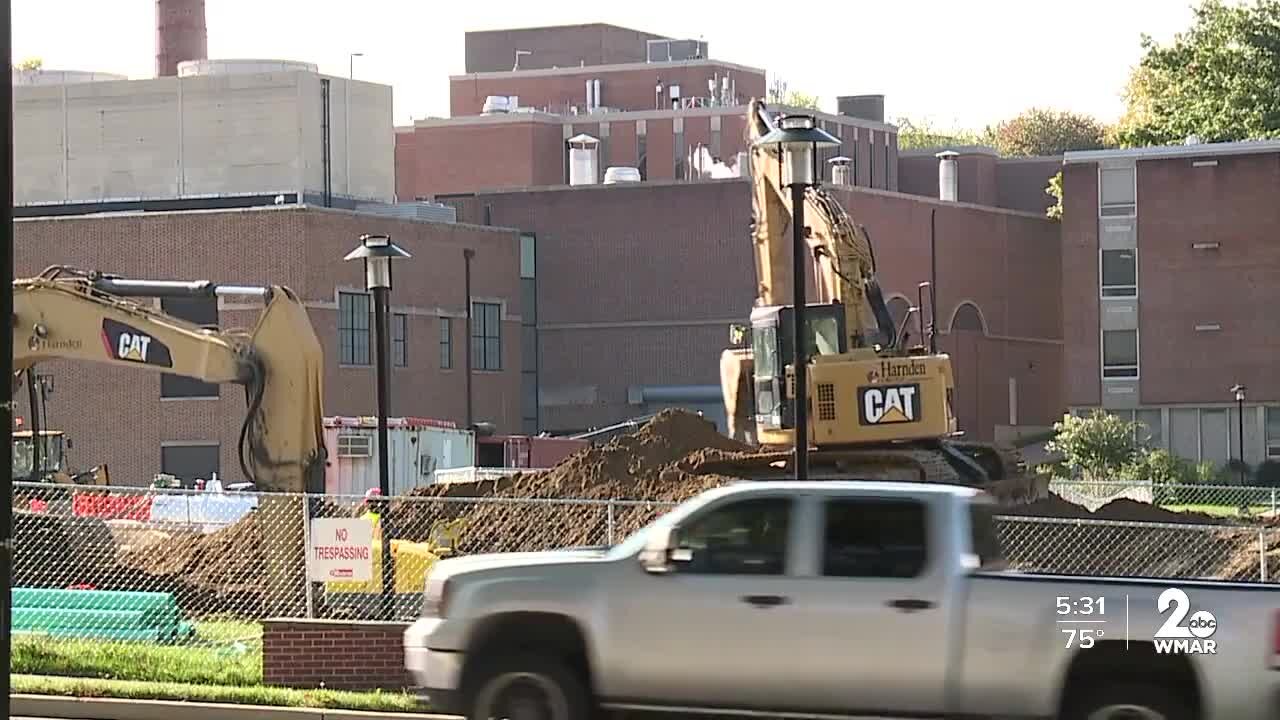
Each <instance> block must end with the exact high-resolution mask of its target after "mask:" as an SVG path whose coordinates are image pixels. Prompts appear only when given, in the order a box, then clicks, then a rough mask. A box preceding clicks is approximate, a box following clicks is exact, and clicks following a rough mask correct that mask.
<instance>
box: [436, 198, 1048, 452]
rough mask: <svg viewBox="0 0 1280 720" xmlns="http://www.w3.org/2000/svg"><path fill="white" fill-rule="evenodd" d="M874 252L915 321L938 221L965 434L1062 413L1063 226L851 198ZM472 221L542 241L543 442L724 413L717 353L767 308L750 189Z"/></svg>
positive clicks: (479, 206)
mask: <svg viewBox="0 0 1280 720" xmlns="http://www.w3.org/2000/svg"><path fill="white" fill-rule="evenodd" d="M835 193H836V196H837V198H838V199H839V200H840V201H841V202H842V203H843V204H844V205H845V207H846V208H848V209H849V211H850V213H851V214H852V215H853V216H854V217H855V218H856V219H857V220H858V221H859V222H861V223H864V224H865V225H866V227H867V229H868V231H869V232H870V234H871V237H872V239H873V241H875V243H876V259H877V263H878V265H879V268H880V277H881V282H882V283H883V285H884V288H885V290H886V293H887V294H888V296H889V298H890V306H891V308H892V309H893V310H894V311H895V312H896V313H897V315H898V316H899V317H901V316H902V315H903V314H904V313H905V310H906V307H907V305H908V304H914V298H915V288H916V284H917V283H918V282H922V281H925V280H929V279H930V274H931V273H930V268H931V262H930V260H931V253H930V237H929V229H930V216H931V214H932V213H934V212H935V211H936V219H935V224H936V242H935V245H936V248H937V255H936V265H937V267H938V274H937V278H936V281H937V287H938V289H939V296H938V310H939V326H940V329H941V330H942V335H941V341H940V345H941V347H942V349H944V350H946V351H949V352H951V353H952V354H953V357H954V363H955V367H956V373H957V381H958V386H959V387H958V390H957V408H958V413H959V416H960V421H961V426H962V427H963V428H964V429H965V430H967V431H968V432H969V433H970V434H971V435H974V436H978V437H983V438H990V437H992V435H993V434H994V431H995V428H996V426H999V425H1009V424H1022V425H1044V424H1048V423H1050V422H1052V421H1053V419H1054V418H1055V417H1056V416H1057V415H1058V414H1059V413H1060V412H1061V408H1062V400H1061V382H1060V378H1061V351H1062V347H1061V345H1062V339H1061V338H1062V335H1061V324H1060V314H1059V313H1058V312H1057V307H1058V305H1057V304H1058V302H1059V298H1060V293H1061V290H1060V286H1059V274H1058V268H1059V267H1060V258H1059V244H1058V243H1059V241H1058V227H1057V225H1056V224H1054V223H1051V222H1049V221H1047V220H1045V219H1044V217H1043V215H1035V214H1030V213H1022V212H1015V211H1007V210H999V209H993V208H985V207H980V206H976V205H972V204H964V203H949V202H948V203H944V202H940V201H937V200H933V199H924V198H917V197H912V196H907V195H903V194H900V193H893V192H884V191H876V190H866V189H861V188H836V189H835ZM448 202H449V203H450V204H452V205H453V206H454V207H456V208H457V209H458V217H459V219H460V220H465V221H468V222H482V223H483V222H490V223H493V224H495V225H506V226H511V227H516V228H519V229H520V230H521V231H523V232H525V233H527V234H529V235H531V236H532V237H533V238H534V240H535V242H536V246H535V247H536V264H537V268H538V281H537V297H536V303H537V305H536V313H537V349H538V358H537V367H538V374H539V398H540V419H541V426H542V428H543V429H546V430H550V431H553V432H557V431H574V430H581V429H584V428H588V427H592V426H599V425H604V424H608V423H611V422H617V421H619V420H622V419H625V418H627V417H634V416H638V415H642V414H644V413H648V412H653V411H655V410H657V409H660V408H661V407H665V406H669V405H680V406H683V407H691V408H694V409H697V410H701V411H703V412H704V413H706V414H707V415H708V416H710V417H714V418H721V417H723V409H722V407H721V399H720V388H719V384H718V383H719V356H720V352H721V350H723V349H724V347H725V345H726V343H727V341H728V332H727V331H728V327H729V325H730V324H731V323H736V322H743V321H745V320H746V318H747V315H748V313H749V312H750V308H751V305H752V302H753V300H754V297H755V290H754V286H755V268H754V265H753V262H754V261H753V259H752V255H751V249H750V245H749V231H748V228H749V224H750V221H751V199H750V193H749V185H748V184H747V183H746V182H745V181H743V180H738V179H728V180H718V181H705V182H699V183H661V182H650V183H643V184H626V185H611V186H589V187H573V188H568V187H561V188H534V189H525V190H515V191H487V192H480V193H475V194H469V195H465V196H462V195H460V196H456V197H452V198H449V199H448Z"/></svg>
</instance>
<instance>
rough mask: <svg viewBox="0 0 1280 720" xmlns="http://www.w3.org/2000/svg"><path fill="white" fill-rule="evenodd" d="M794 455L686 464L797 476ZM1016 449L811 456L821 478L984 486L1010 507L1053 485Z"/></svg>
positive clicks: (933, 445) (715, 456)
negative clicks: (1028, 466) (1037, 474)
mask: <svg viewBox="0 0 1280 720" xmlns="http://www.w3.org/2000/svg"><path fill="white" fill-rule="evenodd" d="M793 460H794V455H793V454H792V452H791V451H790V450H787V449H782V448H776V447H772V448H762V449H761V450H760V451H758V452H751V451H748V452H736V453H735V452H714V453H711V452H708V453H701V454H699V455H697V456H694V457H693V458H691V459H689V460H688V461H686V462H684V463H681V465H680V469H681V470H684V471H685V472H690V473H695V474H701V475H726V476H731V477H742V478H745V479H748V480H775V479H786V478H789V477H793V473H794V472H795V469H794V463H793ZM1025 467H1026V463H1025V462H1024V461H1023V460H1022V458H1021V455H1020V454H1019V453H1018V452H1017V451H1016V450H1013V449H1008V448H1000V447H997V446H994V445H988V444H985V443H976V442H952V441H949V440H941V441H919V442H903V443H892V444H887V445H871V446H864V447H857V448H847V449H819V450H812V451H810V452H809V472H810V474H811V475H812V477H813V479H815V480H842V479H857V480H886V481H899V482H926V483H945V484H953V485H968V486H971V487H977V488H981V489H982V490H984V491H986V492H988V493H990V494H991V495H992V496H993V497H995V498H996V499H997V500H998V501H1000V502H1001V503H1003V504H1008V505H1019V504H1024V503H1030V502H1035V501H1036V500H1039V499H1040V498H1042V497H1044V496H1045V495H1047V493H1048V484H1047V482H1044V481H1043V480H1041V479H1039V478H1037V477H1035V476H1034V475H1030V474H1028V473H1027V472H1026V469H1025Z"/></svg>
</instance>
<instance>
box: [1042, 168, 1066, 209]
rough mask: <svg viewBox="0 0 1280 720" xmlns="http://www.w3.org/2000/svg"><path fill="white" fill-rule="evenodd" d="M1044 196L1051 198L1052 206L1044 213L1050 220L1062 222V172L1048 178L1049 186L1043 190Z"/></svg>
mask: <svg viewBox="0 0 1280 720" xmlns="http://www.w3.org/2000/svg"><path fill="white" fill-rule="evenodd" d="M1044 192H1045V194H1046V195H1049V196H1050V197H1052V198H1053V204H1052V205H1050V206H1049V209H1048V210H1046V211H1045V213H1044V214H1045V215H1046V216H1047V217H1048V218H1049V219H1050V220H1058V221H1061V220H1062V171H1061V170H1059V171H1058V173H1057V174H1056V175H1054V176H1053V177H1051V178H1049V186H1048V187H1046V188H1045V189H1044Z"/></svg>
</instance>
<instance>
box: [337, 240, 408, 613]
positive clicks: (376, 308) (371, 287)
mask: <svg viewBox="0 0 1280 720" xmlns="http://www.w3.org/2000/svg"><path fill="white" fill-rule="evenodd" d="M407 257H412V256H411V255H409V253H408V252H406V251H405V250H404V249H402V248H401V247H400V246H399V245H396V244H395V243H393V242H391V237H390V236H388V235H368V234H366V235H361V236H360V246H359V247H357V248H356V249H355V250H352V251H351V252H349V253H347V256H346V257H345V258H343V260H363V261H364V285H365V289H366V290H368V291H369V292H370V293H372V294H373V312H374V342H375V343H376V344H377V363H378V367H377V375H376V378H377V384H378V490H379V492H381V496H380V497H379V503H380V504H381V506H382V507H380V508H378V524H379V525H380V526H381V530H382V532H381V540H380V542H381V544H382V616H383V619H384V620H392V619H394V618H395V577H396V575H395V568H394V567H392V558H391V539H392V538H393V537H395V532H394V530H393V528H392V523H391V468H390V466H389V461H390V455H391V451H390V442H389V438H388V437H387V383H388V382H389V380H390V375H391V358H390V352H389V349H390V348H389V347H388V345H387V343H388V341H389V339H390V338H389V337H388V336H389V335H390V334H391V333H389V332H388V331H387V315H388V309H389V305H390V296H391V261H392V260H394V259H397V258H407Z"/></svg>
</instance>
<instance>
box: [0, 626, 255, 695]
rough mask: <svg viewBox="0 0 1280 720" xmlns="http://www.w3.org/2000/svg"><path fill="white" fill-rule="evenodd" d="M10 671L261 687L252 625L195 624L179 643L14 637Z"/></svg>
mask: <svg viewBox="0 0 1280 720" xmlns="http://www.w3.org/2000/svg"><path fill="white" fill-rule="evenodd" d="M10 667H11V672H13V673H22V674H27V675H59V676H67V677H77V678H96V679H101V680H127V681H146V682H158V683H181V684H199V685H241V686H252V685H261V684H262V627H261V626H260V625H258V624H257V623H245V622H235V621H208V622H200V623H197V624H196V641H195V642H194V643H187V644H182V645H155V644H151V643H142V642H138V643H132V642H117V641H110V640H75V639H66V640H63V639H50V638H47V637H41V636H35V635H15V636H14V638H13V656H12V665H11V666H10Z"/></svg>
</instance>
